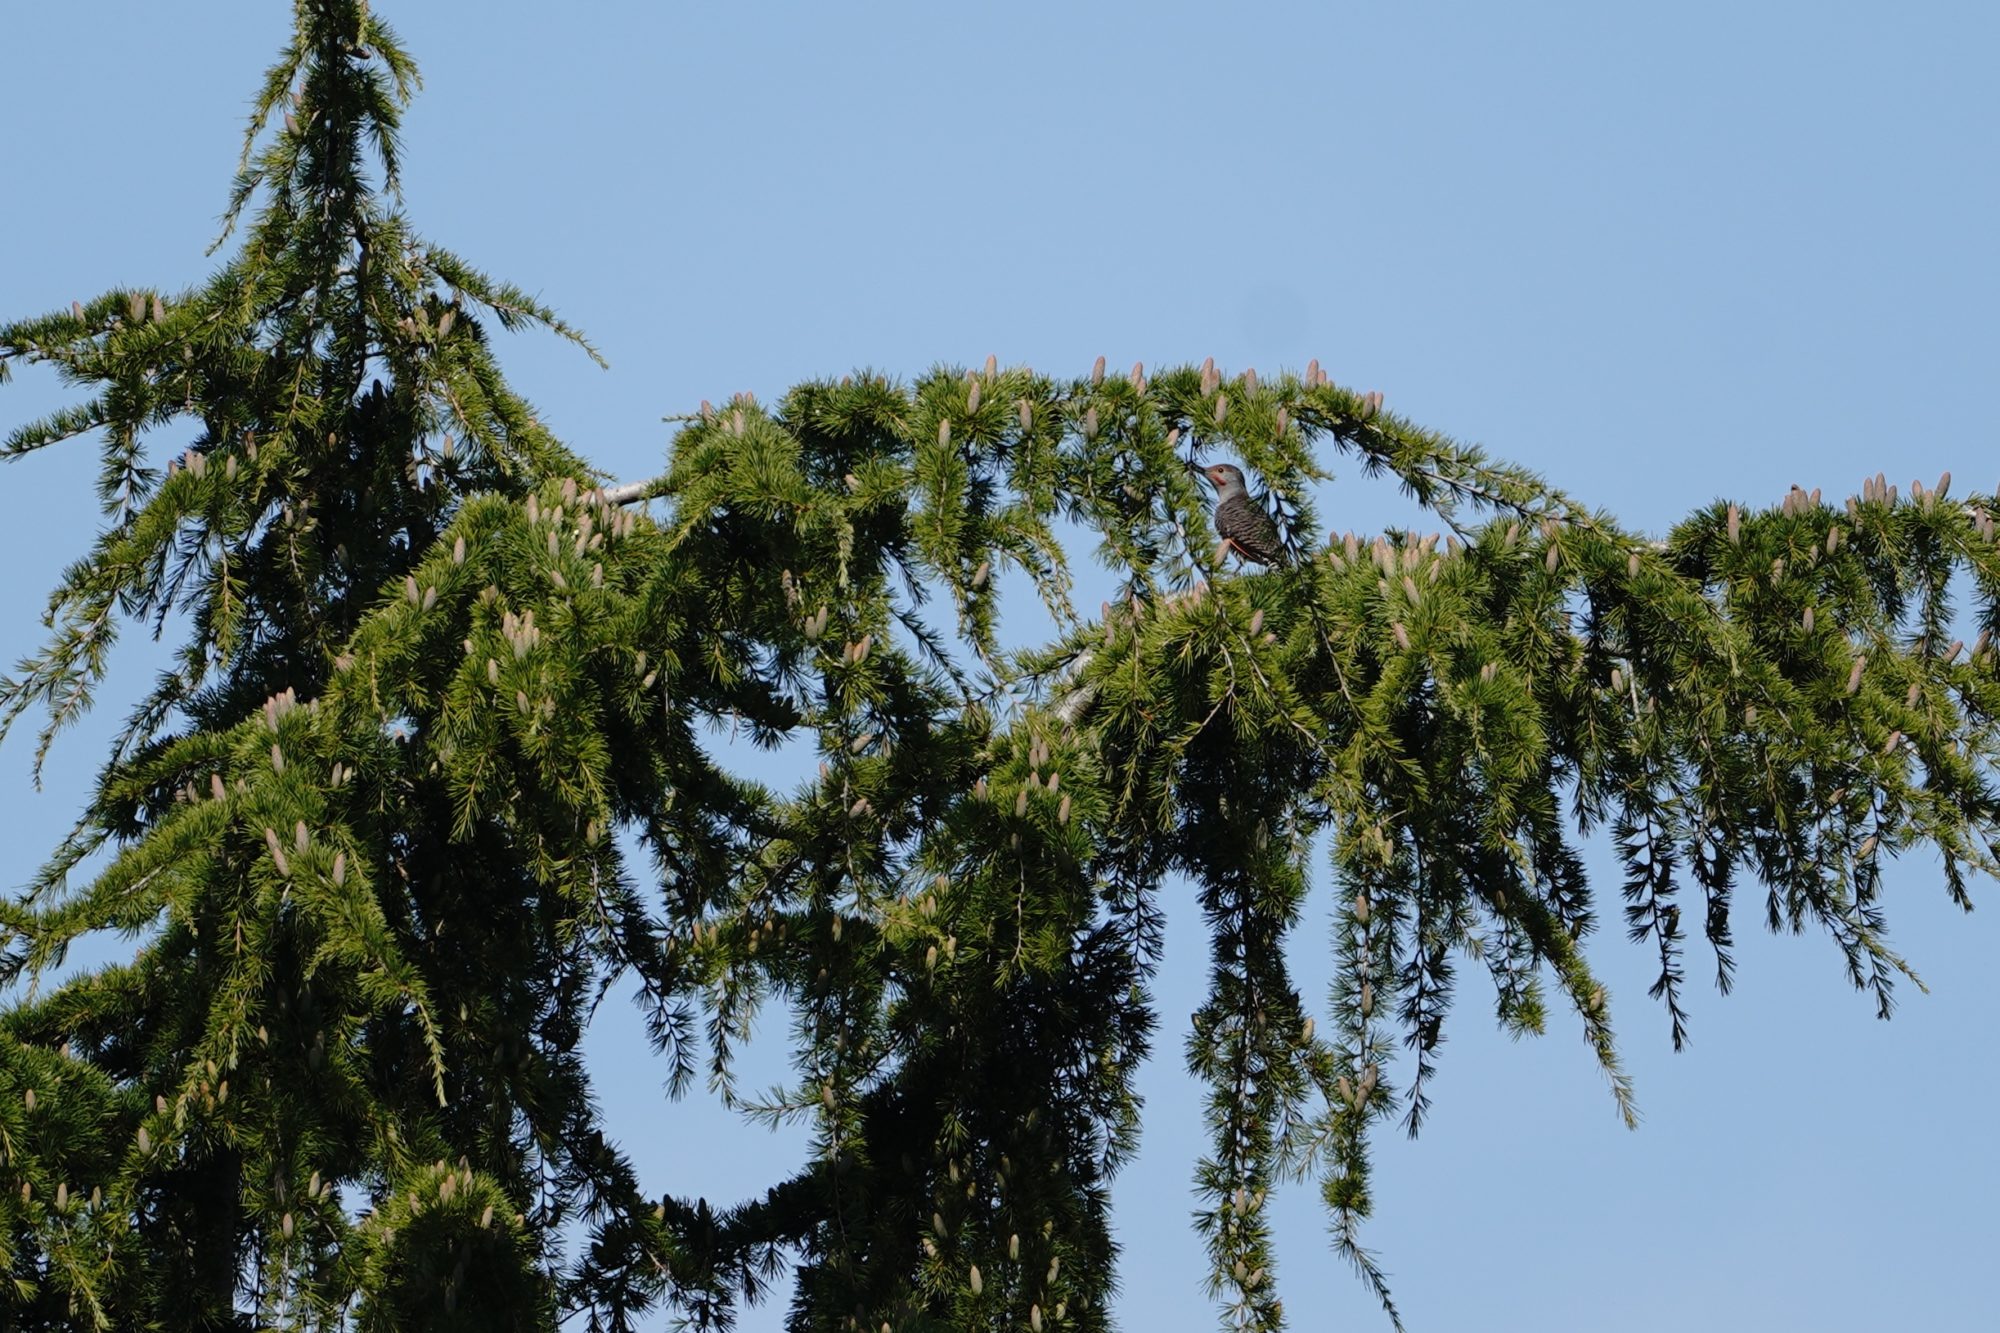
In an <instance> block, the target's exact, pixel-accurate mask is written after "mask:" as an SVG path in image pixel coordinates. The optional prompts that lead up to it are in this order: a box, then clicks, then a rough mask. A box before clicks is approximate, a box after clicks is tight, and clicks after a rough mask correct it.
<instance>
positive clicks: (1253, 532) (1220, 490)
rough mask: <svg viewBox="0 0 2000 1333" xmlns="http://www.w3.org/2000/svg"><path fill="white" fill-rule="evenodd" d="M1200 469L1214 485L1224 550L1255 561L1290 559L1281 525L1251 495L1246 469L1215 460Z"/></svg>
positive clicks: (1277, 562) (1217, 528)
mask: <svg viewBox="0 0 2000 1333" xmlns="http://www.w3.org/2000/svg"><path fill="white" fill-rule="evenodd" d="M1197 470H1198V471H1199V472H1200V473H1201V475H1202V476H1204V477H1206V478H1208V482H1209V484H1210V485H1211V486H1213V487H1215V533H1216V535H1217V536H1218V537H1220V538H1222V550H1223V551H1225V552H1228V551H1234V552H1235V553H1236V554H1237V555H1238V556H1240V557H1241V558H1242V559H1245V560H1248V561H1250V562H1251V563H1252V564H1258V565H1282V564H1285V563H1287V561H1286V557H1285V544H1284V542H1283V540H1282V539H1280V537H1279V536H1278V525H1277V524H1276V523H1274V522H1272V521H1271V516H1270V514H1269V513H1267V512H1265V509H1264V506H1263V505H1261V504H1259V503H1258V502H1257V501H1256V500H1253V499H1251V498H1250V488H1249V487H1248V486H1247V485H1245V484H1244V481H1243V470H1242V469H1241V468H1239V467H1237V466H1236V465H1235V464H1234V463H1214V464H1211V465H1210V466H1208V467H1204V468H1198V469H1197Z"/></svg>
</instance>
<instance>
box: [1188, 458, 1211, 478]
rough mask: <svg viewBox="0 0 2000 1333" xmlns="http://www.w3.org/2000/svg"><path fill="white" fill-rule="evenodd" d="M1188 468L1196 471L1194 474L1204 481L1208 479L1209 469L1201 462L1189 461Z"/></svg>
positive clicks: (1193, 471)
mask: <svg viewBox="0 0 2000 1333" xmlns="http://www.w3.org/2000/svg"><path fill="white" fill-rule="evenodd" d="M1187 470H1188V471H1190V472H1192V473H1194V475H1195V476H1196V477H1198V478H1200V479H1201V480H1202V481H1207V480H1208V469H1207V468H1205V467H1203V466H1202V465H1201V464H1199V463H1196V462H1193V461H1189V463H1188V465H1187Z"/></svg>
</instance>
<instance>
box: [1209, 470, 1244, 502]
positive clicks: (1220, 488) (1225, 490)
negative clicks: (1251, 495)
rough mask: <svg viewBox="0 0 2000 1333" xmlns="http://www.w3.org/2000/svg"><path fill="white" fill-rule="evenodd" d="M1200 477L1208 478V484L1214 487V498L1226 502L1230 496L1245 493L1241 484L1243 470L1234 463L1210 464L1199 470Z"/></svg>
mask: <svg viewBox="0 0 2000 1333" xmlns="http://www.w3.org/2000/svg"><path fill="white" fill-rule="evenodd" d="M1201 475H1202V476H1204V477H1206V478H1208V484H1209V485H1211V486H1213V487H1215V497H1216V499H1218V500H1226V499H1228V498H1229V497H1230V496H1232V495H1236V494H1238V493H1242V492H1247V490H1248V487H1246V486H1245V485H1244V484H1243V469H1241V468H1239V467H1237V466H1236V465H1235V464H1234V463H1212V464H1210V465H1209V466H1207V467H1205V468H1202V469H1201Z"/></svg>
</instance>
